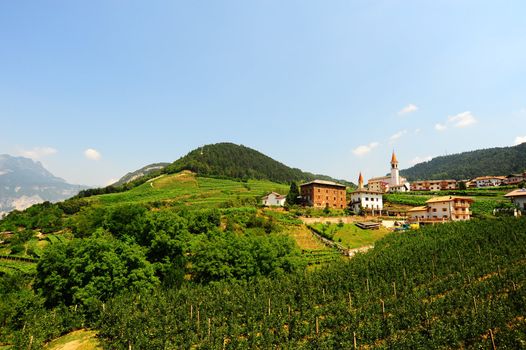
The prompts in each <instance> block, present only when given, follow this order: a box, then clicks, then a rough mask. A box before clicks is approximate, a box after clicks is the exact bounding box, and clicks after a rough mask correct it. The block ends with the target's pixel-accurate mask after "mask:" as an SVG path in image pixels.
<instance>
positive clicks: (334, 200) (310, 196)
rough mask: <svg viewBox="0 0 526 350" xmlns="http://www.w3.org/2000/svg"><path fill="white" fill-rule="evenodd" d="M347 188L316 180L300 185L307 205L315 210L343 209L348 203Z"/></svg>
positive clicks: (334, 183)
mask: <svg viewBox="0 0 526 350" xmlns="http://www.w3.org/2000/svg"><path fill="white" fill-rule="evenodd" d="M346 189H347V187H346V186H345V185H342V184H339V183H336V182H332V181H325V180H314V181H311V182H307V183H304V184H302V185H300V194H301V198H302V199H303V201H304V203H305V205H308V206H312V207H315V208H325V207H328V208H334V209H343V208H345V207H346V205H347V204H346V203H347V198H346V196H347V191H346Z"/></svg>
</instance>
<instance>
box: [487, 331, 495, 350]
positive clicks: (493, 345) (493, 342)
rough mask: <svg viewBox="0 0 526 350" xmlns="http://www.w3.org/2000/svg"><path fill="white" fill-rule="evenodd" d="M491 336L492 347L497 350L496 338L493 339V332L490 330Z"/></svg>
mask: <svg viewBox="0 0 526 350" xmlns="http://www.w3.org/2000/svg"><path fill="white" fill-rule="evenodd" d="M489 336H490V338H491V346H492V347H493V350H497V347H496V346H495V337H493V331H492V330H491V328H490V329H489Z"/></svg>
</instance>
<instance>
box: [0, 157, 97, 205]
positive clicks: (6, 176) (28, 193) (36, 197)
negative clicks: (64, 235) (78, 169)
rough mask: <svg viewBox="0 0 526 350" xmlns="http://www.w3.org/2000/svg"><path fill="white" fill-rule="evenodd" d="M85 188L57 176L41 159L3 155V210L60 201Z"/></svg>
mask: <svg viewBox="0 0 526 350" xmlns="http://www.w3.org/2000/svg"><path fill="white" fill-rule="evenodd" d="M85 188H87V187H86V186H80V185H71V184H68V183H67V182H66V181H65V180H64V179H61V178H59V177H56V176H54V175H53V174H52V173H50V172H49V171H48V170H46V169H45V168H44V166H43V165H42V163H40V162H35V161H33V160H32V159H29V158H24V157H13V156H10V155H8V154H2V155H0V214H1V213H7V212H9V211H11V210H14V209H19V210H22V209H25V208H27V207H29V206H31V205H33V204H37V203H41V202H44V201H51V202H56V201H61V200H64V199H66V198H69V197H71V196H73V195H75V194H76V193H77V192H78V191H80V190H82V189H85Z"/></svg>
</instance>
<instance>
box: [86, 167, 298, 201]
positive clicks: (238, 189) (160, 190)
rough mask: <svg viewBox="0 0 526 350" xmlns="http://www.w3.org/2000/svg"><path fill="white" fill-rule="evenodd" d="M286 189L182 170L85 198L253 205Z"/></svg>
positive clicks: (261, 182)
mask: <svg viewBox="0 0 526 350" xmlns="http://www.w3.org/2000/svg"><path fill="white" fill-rule="evenodd" d="M288 188H289V186H288V185H285V184H278V183H275V182H271V181H266V180H248V181H247V182H240V181H234V180H225V179H214V178H206V177H199V176H196V174H194V173H191V172H188V171H183V172H181V173H177V174H171V175H164V176H160V177H158V178H156V179H153V180H151V181H148V182H146V183H144V184H142V185H140V186H138V187H135V188H133V189H131V190H130V191H126V192H121V193H112V194H106V195H101V196H94V197H90V198H88V200H89V201H91V202H95V203H100V204H102V205H105V206H108V205H109V206H111V205H120V204H138V203H142V204H146V203H158V204H161V205H169V206H181V207H190V208H210V207H229V206H232V207H233V206H240V205H239V204H243V203H246V202H251V203H253V204H255V203H256V202H257V201H259V199H260V197H262V196H264V195H265V194H267V193H269V192H271V191H275V192H278V193H282V194H285V193H287V192H288Z"/></svg>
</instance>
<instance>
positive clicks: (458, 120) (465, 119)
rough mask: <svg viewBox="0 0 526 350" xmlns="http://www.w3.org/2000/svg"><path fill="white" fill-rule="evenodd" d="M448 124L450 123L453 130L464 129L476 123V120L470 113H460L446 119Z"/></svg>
mask: <svg viewBox="0 0 526 350" xmlns="http://www.w3.org/2000/svg"><path fill="white" fill-rule="evenodd" d="M447 121H448V123H452V124H453V126H454V127H455V128H465V127H467V126H470V125H473V124H475V123H476V122H477V119H475V117H474V116H473V114H471V112H470V111H466V112H462V113H459V114H457V115H453V116H449V117H447Z"/></svg>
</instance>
